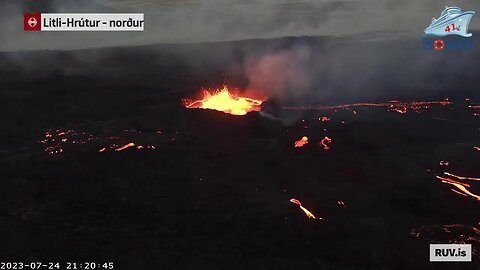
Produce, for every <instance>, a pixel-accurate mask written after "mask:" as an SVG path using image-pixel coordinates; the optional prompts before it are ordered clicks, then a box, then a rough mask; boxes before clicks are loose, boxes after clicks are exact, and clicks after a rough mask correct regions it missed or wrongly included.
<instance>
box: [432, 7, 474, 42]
mask: <svg viewBox="0 0 480 270" xmlns="http://www.w3.org/2000/svg"><path fill="white" fill-rule="evenodd" d="M474 14H475V12H474V11H465V12H462V10H461V9H460V8H459V7H447V6H445V10H444V11H442V14H440V17H439V18H438V19H435V18H433V19H432V23H431V24H430V26H428V27H427V29H425V35H426V36H440V37H443V36H450V35H458V36H462V37H471V36H472V34H471V33H468V24H469V23H470V20H471V19H472V17H473V15H474Z"/></svg>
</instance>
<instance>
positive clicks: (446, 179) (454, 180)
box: [435, 172, 480, 201]
mask: <svg viewBox="0 0 480 270" xmlns="http://www.w3.org/2000/svg"><path fill="white" fill-rule="evenodd" d="M443 174H444V176H438V175H436V176H435V177H436V178H437V179H439V180H440V181H442V183H445V184H450V185H452V186H454V187H456V188H457V189H453V188H452V189H451V190H452V191H453V192H455V193H457V194H460V195H462V196H465V197H468V196H470V197H472V198H474V199H475V200H478V201H480V195H477V194H475V193H472V192H471V191H470V190H469V189H468V188H470V184H468V183H464V182H462V181H461V180H463V181H465V180H467V181H480V178H474V177H465V176H458V175H455V174H453V173H449V172H443Z"/></svg>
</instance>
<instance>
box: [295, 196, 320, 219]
mask: <svg viewBox="0 0 480 270" xmlns="http://www.w3.org/2000/svg"><path fill="white" fill-rule="evenodd" d="M290 202H291V203H294V204H296V205H298V206H300V209H302V210H303V212H305V215H307V217H308V218H313V219H316V217H315V216H314V215H313V214H312V212H310V211H308V209H307V208H305V207H303V206H302V203H301V202H300V201H299V200H297V199H290Z"/></svg>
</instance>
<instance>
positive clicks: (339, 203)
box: [337, 200, 347, 207]
mask: <svg viewBox="0 0 480 270" xmlns="http://www.w3.org/2000/svg"><path fill="white" fill-rule="evenodd" d="M337 203H338V205H341V206H343V207H347V205H346V204H345V202H343V201H342V200H340V201H337Z"/></svg>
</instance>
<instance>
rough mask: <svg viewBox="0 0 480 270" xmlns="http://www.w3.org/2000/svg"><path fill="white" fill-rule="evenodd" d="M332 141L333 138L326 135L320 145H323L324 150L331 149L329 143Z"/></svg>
mask: <svg viewBox="0 0 480 270" xmlns="http://www.w3.org/2000/svg"><path fill="white" fill-rule="evenodd" d="M331 143H332V139H330V138H329V137H327V136H325V138H323V139H322V140H321V141H320V145H321V146H323V150H329V149H330V146H328V144H331Z"/></svg>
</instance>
